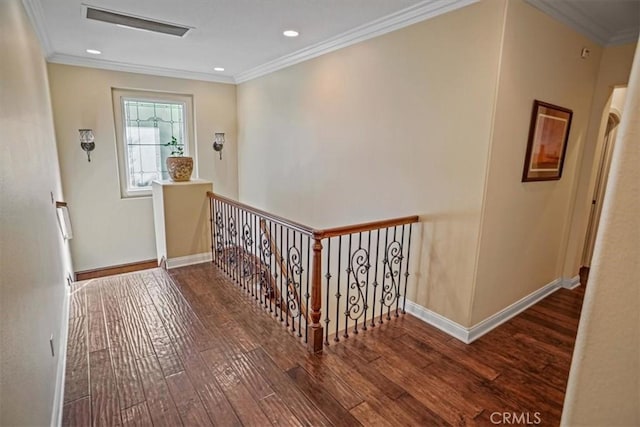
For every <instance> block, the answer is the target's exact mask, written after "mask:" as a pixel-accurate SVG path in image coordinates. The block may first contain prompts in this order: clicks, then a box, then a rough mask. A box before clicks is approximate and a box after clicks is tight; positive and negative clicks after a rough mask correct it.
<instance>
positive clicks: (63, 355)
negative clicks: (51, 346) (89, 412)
mask: <svg viewBox="0 0 640 427" xmlns="http://www.w3.org/2000/svg"><path fill="white" fill-rule="evenodd" d="M70 298H71V295H70V289H69V286H68V285H67V284H66V283H65V285H64V302H63V305H62V325H60V333H59V335H58V366H57V369H56V385H55V392H54V395H53V410H52V414H51V427H59V426H60V425H62V407H63V404H64V377H65V373H66V366H67V339H68V337H69V299H70Z"/></svg>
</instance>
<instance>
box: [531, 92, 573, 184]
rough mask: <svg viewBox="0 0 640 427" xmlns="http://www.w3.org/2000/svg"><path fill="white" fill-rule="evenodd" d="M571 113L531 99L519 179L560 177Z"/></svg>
mask: <svg viewBox="0 0 640 427" xmlns="http://www.w3.org/2000/svg"><path fill="white" fill-rule="evenodd" d="M572 116H573V112H572V111H571V110H568V109H566V108H562V107H558V106H557V105H552V104H548V103H546V102H542V101H538V100H535V101H533V112H532V114H531V126H530V128H529V142H528V143H527V155H526V156H525V159H524V171H523V172H522V182H527V181H551V180H557V179H560V177H561V176H562V165H563V164H564V156H565V153H566V151H567V140H568V139H569V129H570V128H571V117H572Z"/></svg>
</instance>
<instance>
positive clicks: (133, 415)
mask: <svg viewBox="0 0 640 427" xmlns="http://www.w3.org/2000/svg"><path fill="white" fill-rule="evenodd" d="M121 416H122V424H123V425H124V426H126V427H134V426H135V427H152V426H153V423H152V422H151V415H149V409H148V408H147V404H146V402H142V403H139V404H137V405H134V406H131V407H129V408H127V409H123V410H122V414H121Z"/></svg>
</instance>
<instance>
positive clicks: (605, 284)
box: [562, 51, 640, 426]
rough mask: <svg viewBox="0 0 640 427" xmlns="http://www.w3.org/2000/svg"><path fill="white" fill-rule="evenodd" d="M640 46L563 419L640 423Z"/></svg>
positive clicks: (566, 422) (567, 421) (580, 422)
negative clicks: (639, 166)
mask: <svg viewBox="0 0 640 427" xmlns="http://www.w3.org/2000/svg"><path fill="white" fill-rule="evenodd" d="M638 141H640V51H636V56H635V60H634V65H633V71H632V73H631V80H630V81H629V90H628V94H627V102H626V104H625V107H624V114H623V117H622V122H621V124H620V128H619V130H618V138H617V140H616V145H615V148H614V154H613V159H612V163H611V173H610V175H609V182H608V185H607V195H606V197H605V200H604V207H603V211H602V220H601V222H600V229H599V232H598V237H597V239H596V247H595V252H594V256H593V262H592V266H591V273H590V277H589V285H588V286H587V289H586V293H585V299H584V306H583V308H582V316H581V319H580V328H579V329H578V337H577V340H576V347H575V351H574V353H573V363H572V365H571V372H570V374H569V382H568V387H567V394H566V397H565V405H564V411H563V414H562V424H563V425H567V426H586V425H590V426H603V425H607V426H637V425H640V404H639V402H640V333H638V325H640V287H639V286H638V277H639V276H640V267H639V266H640V248H639V246H638V242H640V216H638V211H640V188H639V186H638V183H639V182H640V169H638V164H640V147H639V145H638Z"/></svg>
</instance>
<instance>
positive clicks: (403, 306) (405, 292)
mask: <svg viewBox="0 0 640 427" xmlns="http://www.w3.org/2000/svg"><path fill="white" fill-rule="evenodd" d="M412 230H413V224H409V242H408V244H407V271H405V273H404V299H403V300H402V313H403V314H405V313H406V310H405V308H406V307H405V306H406V305H407V282H408V281H409V260H410V257H411V231H412Z"/></svg>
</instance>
